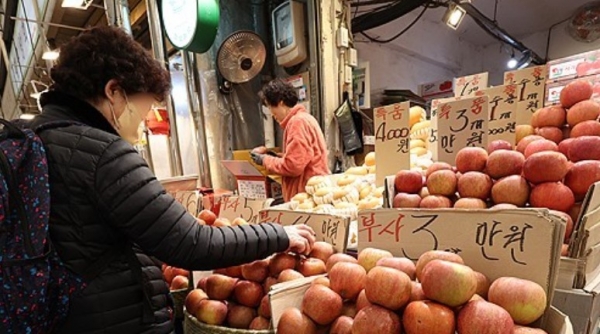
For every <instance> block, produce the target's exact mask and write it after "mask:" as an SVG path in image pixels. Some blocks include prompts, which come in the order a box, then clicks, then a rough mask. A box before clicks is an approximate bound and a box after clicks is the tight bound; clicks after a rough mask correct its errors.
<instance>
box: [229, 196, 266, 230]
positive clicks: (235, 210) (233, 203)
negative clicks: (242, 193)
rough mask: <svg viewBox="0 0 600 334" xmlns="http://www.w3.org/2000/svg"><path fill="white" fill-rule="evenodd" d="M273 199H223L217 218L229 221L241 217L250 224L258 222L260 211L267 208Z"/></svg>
mask: <svg viewBox="0 0 600 334" xmlns="http://www.w3.org/2000/svg"><path fill="white" fill-rule="evenodd" d="M272 203H273V199H253V198H246V197H238V196H226V197H223V200H222V202H221V211H220V213H219V217H221V218H227V219H229V220H230V221H233V220H234V219H236V218H238V217H241V218H243V219H244V220H245V221H247V222H248V223H250V224H257V223H258V222H259V214H260V210H263V209H265V208H267V207H269V206H270V205H271V204H272Z"/></svg>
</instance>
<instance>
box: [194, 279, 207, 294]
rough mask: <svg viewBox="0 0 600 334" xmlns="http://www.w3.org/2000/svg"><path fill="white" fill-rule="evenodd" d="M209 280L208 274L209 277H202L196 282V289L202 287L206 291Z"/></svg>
mask: <svg viewBox="0 0 600 334" xmlns="http://www.w3.org/2000/svg"><path fill="white" fill-rule="evenodd" d="M207 280H208V276H207V277H202V278H201V279H200V280H198V283H197V284H196V289H201V290H204V291H206V281H207Z"/></svg>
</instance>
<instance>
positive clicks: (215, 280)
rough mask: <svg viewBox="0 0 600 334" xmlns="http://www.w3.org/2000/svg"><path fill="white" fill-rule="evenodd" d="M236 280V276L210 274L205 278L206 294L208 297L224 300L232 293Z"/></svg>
mask: <svg viewBox="0 0 600 334" xmlns="http://www.w3.org/2000/svg"><path fill="white" fill-rule="evenodd" d="M237 281H238V280H237V279H236V278H232V277H229V276H225V275H220V274H213V275H210V276H209V277H208V279H207V280H206V294H207V295H208V297H210V299H216V300H226V299H228V298H229V297H230V296H231V294H232V293H233V290H234V289H235V285H236V283H237Z"/></svg>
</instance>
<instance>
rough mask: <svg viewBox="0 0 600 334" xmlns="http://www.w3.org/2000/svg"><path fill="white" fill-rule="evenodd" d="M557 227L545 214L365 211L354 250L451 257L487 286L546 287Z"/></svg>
mask: <svg viewBox="0 0 600 334" xmlns="http://www.w3.org/2000/svg"><path fill="white" fill-rule="evenodd" d="M560 225H561V223H560V222H559V219H558V217H555V216H551V215H549V214H548V212H547V210H523V209H521V210H502V211H499V210H497V211H496V210H460V211H455V210H417V209H402V210H394V209H385V210H365V211H361V212H360V213H359V217H358V248H359V252H360V251H361V250H363V249H365V248H367V247H373V248H379V249H384V250H388V251H390V252H391V253H392V254H394V256H398V257H407V258H409V259H412V260H417V259H418V258H419V256H421V255H422V254H423V253H425V252H427V251H430V250H444V251H449V252H453V253H456V254H459V255H460V256H461V257H462V258H463V259H464V261H465V264H467V265H468V266H470V267H471V268H473V269H474V270H476V271H480V272H485V273H486V275H487V276H488V278H489V279H491V280H494V279H496V278H498V277H502V276H514V277H520V278H524V279H530V280H532V281H534V282H536V283H538V284H540V285H541V286H543V287H550V286H552V284H553V283H552V282H551V280H552V276H553V274H554V272H553V270H554V269H556V266H554V265H556V264H557V263H558V261H559V259H560V257H559V252H560V250H559V249H560V244H561V240H560V237H561V236H562V237H564V232H562V233H561V228H562V226H560ZM562 231H564V228H563V230H562Z"/></svg>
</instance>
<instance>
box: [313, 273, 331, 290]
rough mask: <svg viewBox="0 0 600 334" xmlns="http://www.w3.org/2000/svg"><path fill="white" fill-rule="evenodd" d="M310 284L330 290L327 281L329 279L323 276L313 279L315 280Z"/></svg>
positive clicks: (329, 282) (328, 281) (329, 284)
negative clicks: (319, 285)
mask: <svg viewBox="0 0 600 334" xmlns="http://www.w3.org/2000/svg"><path fill="white" fill-rule="evenodd" d="M311 284H321V285H324V286H326V287H328V288H331V281H330V280H329V278H327V277H325V276H321V277H317V278H315V280H314V281H312V283H311Z"/></svg>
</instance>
